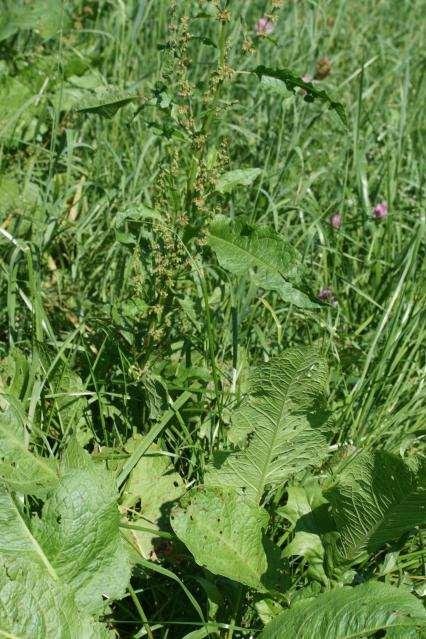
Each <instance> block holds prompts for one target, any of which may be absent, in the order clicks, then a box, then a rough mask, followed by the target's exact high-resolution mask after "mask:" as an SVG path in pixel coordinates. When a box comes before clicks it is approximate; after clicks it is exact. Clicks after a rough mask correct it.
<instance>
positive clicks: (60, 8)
mask: <svg viewBox="0 0 426 639" xmlns="http://www.w3.org/2000/svg"><path fill="white" fill-rule="evenodd" d="M3 21H4V22H3ZM68 26H69V17H68V14H67V12H66V10H64V5H62V4H61V3H60V2H58V0H30V1H29V2H22V1H19V0H16V1H15V2H14V3H13V4H12V5H11V8H10V9H9V10H5V11H4V16H2V21H1V27H3V28H1V27H0V41H1V40H2V39H5V38H8V37H10V36H11V35H13V34H14V33H16V31H19V30H34V31H36V32H37V33H39V34H40V35H41V36H42V37H43V38H51V37H53V36H55V35H59V31H60V29H65V28H67V27H68Z"/></svg>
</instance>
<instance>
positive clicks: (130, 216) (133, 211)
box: [114, 204, 163, 228]
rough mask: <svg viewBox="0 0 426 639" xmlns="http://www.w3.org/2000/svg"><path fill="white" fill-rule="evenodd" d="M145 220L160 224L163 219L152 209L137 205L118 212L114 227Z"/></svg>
mask: <svg viewBox="0 0 426 639" xmlns="http://www.w3.org/2000/svg"><path fill="white" fill-rule="evenodd" d="M145 220H155V221H157V222H162V221H163V217H162V215H161V213H159V212H158V211H156V210H155V209H152V208H151V207H149V206H146V205H145V204H138V205H136V206H132V207H129V208H127V209H125V210H124V211H119V212H118V213H117V215H116V217H115V220H114V222H115V226H116V228H120V226H122V225H123V224H124V222H143V221H145Z"/></svg>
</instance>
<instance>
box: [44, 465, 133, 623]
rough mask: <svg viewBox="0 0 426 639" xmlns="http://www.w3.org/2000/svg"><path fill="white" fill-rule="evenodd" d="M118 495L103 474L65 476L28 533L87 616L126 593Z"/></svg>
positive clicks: (126, 571) (85, 472) (97, 470)
mask: <svg viewBox="0 0 426 639" xmlns="http://www.w3.org/2000/svg"><path fill="white" fill-rule="evenodd" d="M117 497H118V496H117V493H116V489H115V484H114V480H113V477H112V476H111V474H109V473H108V472H107V471H106V470H104V469H103V468H91V469H80V470H72V471H69V472H66V473H65V474H64V476H63V477H62V478H61V481H60V482H59V484H58V487H57V488H56V490H55V491H54V493H53V494H52V496H51V497H50V498H49V499H48V500H47V501H46V503H45V504H44V506H43V511H42V517H41V519H40V520H33V530H34V534H35V535H36V537H37V539H38V540H39V543H40V546H41V547H42V548H43V550H44V552H45V553H46V555H47V556H48V558H49V561H50V563H51V564H52V566H53V568H54V570H55V572H56V573H57V575H58V577H59V578H60V579H63V580H65V581H66V583H67V584H68V586H69V587H70V588H71V589H72V590H73V591H74V592H75V593H76V594H75V597H76V602H77V604H78V605H79V607H80V608H81V609H83V610H86V611H87V612H91V613H98V612H101V611H102V609H103V608H104V606H105V603H104V601H105V599H106V600H107V601H108V599H111V600H113V599H118V598H120V597H122V596H123V595H124V593H125V589H126V586H127V584H128V581H129V577H130V567H129V562H128V558H127V553H126V549H125V546H124V542H123V540H122V539H121V537H120V532H119V518H120V514H119V511H118V507H117Z"/></svg>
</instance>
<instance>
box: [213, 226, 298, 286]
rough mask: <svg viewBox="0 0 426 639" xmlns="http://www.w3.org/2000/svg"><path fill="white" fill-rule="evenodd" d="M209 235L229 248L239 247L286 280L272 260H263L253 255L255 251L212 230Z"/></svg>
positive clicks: (245, 253) (242, 251)
mask: <svg viewBox="0 0 426 639" xmlns="http://www.w3.org/2000/svg"><path fill="white" fill-rule="evenodd" d="M209 235H210V237H212V238H214V240H215V241H217V242H222V243H223V244H226V245H227V246H228V248H232V249H234V250H235V248H237V249H238V250H239V251H241V253H243V254H244V255H248V256H249V257H250V258H251V259H252V260H254V261H255V262H257V263H258V264H260V265H261V266H263V268H265V269H266V270H268V271H273V272H275V273H277V274H278V275H279V276H280V277H281V278H282V279H283V280H284V281H286V280H285V278H284V276H283V275H282V274H281V273H280V271H279V269H278V268H277V267H276V266H275V265H273V264H271V263H270V262H265V261H264V260H262V258H260V257H258V256H256V255H253V253H250V251H248V250H247V249H245V248H243V247H241V246H240V245H239V244H237V243H236V242H230V241H229V240H226V239H224V238H223V237H220V236H219V235H214V234H213V233H212V232H211V231H210V233H209ZM246 270H248V269H246Z"/></svg>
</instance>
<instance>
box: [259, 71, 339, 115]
mask: <svg viewBox="0 0 426 639" xmlns="http://www.w3.org/2000/svg"><path fill="white" fill-rule="evenodd" d="M254 73H256V75H257V76H258V77H259V78H262V77H264V76H267V77H269V78H276V79H277V80H281V81H282V82H284V84H285V86H286V88H287V89H288V90H289V91H291V92H292V93H294V90H295V89H296V88H297V87H299V88H301V89H303V90H304V91H305V97H304V100H305V101H306V102H313V101H314V100H319V101H320V102H324V103H325V104H326V105H327V106H328V108H329V109H331V110H333V111H335V112H336V113H337V115H338V116H339V118H340V120H341V121H342V123H343V124H344V126H347V117H346V111H345V108H344V106H343V104H342V103H341V102H336V100H333V99H332V98H331V97H330V95H329V94H328V93H327V92H326V91H324V89H317V88H316V87H315V86H314V85H313V84H312V82H305V81H304V80H302V78H301V77H300V76H298V75H297V74H296V73H294V71H292V70H291V69H271V68H268V67H264V66H263V65H260V66H258V67H256V69H255V70H254Z"/></svg>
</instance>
